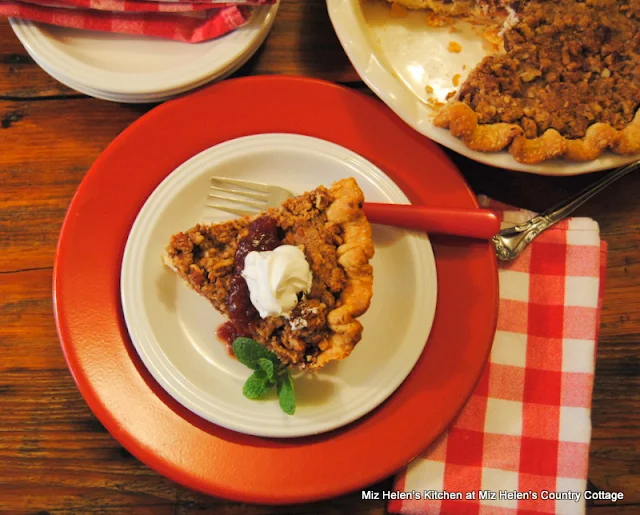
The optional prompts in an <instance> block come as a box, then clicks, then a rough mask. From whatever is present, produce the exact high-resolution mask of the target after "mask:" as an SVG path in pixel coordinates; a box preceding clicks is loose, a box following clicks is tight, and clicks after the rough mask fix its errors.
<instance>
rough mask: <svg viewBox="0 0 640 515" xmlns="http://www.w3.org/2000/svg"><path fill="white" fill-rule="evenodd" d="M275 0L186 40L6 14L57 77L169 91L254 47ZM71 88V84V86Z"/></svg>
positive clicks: (113, 87) (96, 86) (125, 91)
mask: <svg viewBox="0 0 640 515" xmlns="http://www.w3.org/2000/svg"><path fill="white" fill-rule="evenodd" d="M277 9H278V3H276V4H274V5H268V6H259V7H256V9H255V11H254V13H253V15H252V17H251V19H250V20H249V21H248V22H247V24H246V25H244V26H242V27H240V28H238V29H236V30H234V31H232V32H230V33H228V34H226V35H224V36H221V37H219V38H216V39H213V40H210V41H205V42H203V43H196V44H189V43H183V42H179V41H171V40H164V39H159V38H153V37H144V36H134V35H127V34H115V33H107V32H95V31H86V30H80V29H72V28H66V27H57V26H53V25H47V24H42V23H36V22H31V21H29V20H22V19H17V18H12V19H11V20H10V22H11V27H12V28H13V31H14V32H15V34H16V36H17V37H18V38H19V39H20V42H21V43H22V44H23V45H24V47H25V48H26V49H27V51H28V52H29V54H30V55H31V56H32V57H33V58H34V60H36V61H37V62H39V63H43V64H45V65H46V66H47V68H48V69H49V70H53V71H54V72H56V74H57V76H58V77H59V78H62V79H65V78H66V79H67V80H70V81H71V82H72V83H74V84H76V85H81V86H83V87H85V88H88V89H89V90H95V91H98V92H107V93H108V94H110V95H112V96H113V95H116V96H118V95H127V96H128V95H143V96H145V95H153V94H156V95H159V94H164V95H165V96H170V95H172V94H176V91H184V90H186V89H190V88H191V87H196V86H198V85H202V84H204V83H206V82H208V81H210V80H213V79H215V78H216V77H218V76H219V75H221V74H223V73H224V72H225V71H227V70H228V69H229V68H230V67H232V66H233V64H234V63H236V62H237V61H239V60H241V59H242V58H247V57H246V56H247V52H248V51H250V50H253V51H255V50H257V48H258V47H259V45H260V44H261V43H262V41H263V40H264V38H265V37H266V35H267V33H268V32H269V29H270V28H271V25H272V23H273V20H274V18H275V15H276V12H277ZM74 89H76V88H75V87H74Z"/></svg>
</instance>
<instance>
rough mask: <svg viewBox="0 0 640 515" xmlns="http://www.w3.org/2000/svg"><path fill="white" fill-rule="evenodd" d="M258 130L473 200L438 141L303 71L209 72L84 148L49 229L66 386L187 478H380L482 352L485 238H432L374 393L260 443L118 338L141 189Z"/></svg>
mask: <svg viewBox="0 0 640 515" xmlns="http://www.w3.org/2000/svg"><path fill="white" fill-rule="evenodd" d="M273 132H283V133H297V134H304V135H308V136H315V137H317V138H322V139H325V140H327V141H331V142H334V143H337V144H339V145H342V146H344V147H347V148H349V149H351V150H353V151H354V152H357V153H358V154H360V155H362V156H363V157H365V158H366V159H368V160H370V161H371V162H373V163H374V164H375V165H377V166H379V167H380V168H381V169H382V170H384V171H385V172H386V173H387V174H388V175H389V176H390V177H391V178H392V179H393V180H394V181H395V182H396V183H397V184H398V185H399V186H400V187H401V188H402V189H403V190H404V192H405V193H406V194H407V196H408V197H409V198H410V199H411V201H412V202H413V203H415V204H425V205H433V206H453V207H467V208H472V207H477V204H476V200H475V197H474V195H473V193H472V192H471V190H470V189H469V187H468V186H467V185H466V183H465V181H464V179H463V178H462V176H461V175H460V174H459V172H458V171H457V170H456V168H455V167H454V165H453V164H452V163H451V162H450V161H449V159H448V158H447V157H446V155H445V154H444V153H443V152H442V151H441V150H440V149H439V147H438V146H437V145H436V144H434V143H433V142H431V141H429V140H428V139H426V138H424V137H423V136H421V135H420V134H418V133H417V132H415V131H413V130H412V129H411V128H409V127H408V126H407V125H405V124H404V123H403V122H402V121H401V120H400V118H398V117H397V116H396V115H395V114H393V112H392V111H391V110H390V109H388V108H387V107H385V106H384V105H383V104H382V103H380V102H378V101H376V100H374V99H372V98H369V97H367V96H365V95H362V94H360V93H357V92H355V91H352V90H349V89H347V88H344V87H340V86H337V85H334V84H331V83H328V82H323V81H318V80H311V79H304V78H293V77H279V76H268V77H248V78H240V79H234V80H229V81H224V82H221V83H219V84H216V85H213V86H211V87H208V88H206V89H203V90H200V91H198V92H197V93H194V94H191V95H188V96H185V97H182V98H179V99H176V100H173V101H170V102H167V103H165V104H163V105H161V106H159V107H157V108H155V109H153V110H152V111H150V112H149V113H148V114H146V115H144V116H142V117H141V118H140V119H139V120H137V121H136V122H135V123H133V124H132V125H131V126H130V127H129V128H128V129H126V130H125V131H124V132H123V133H122V134H120V135H119V136H118V137H117V138H116V139H115V140H114V141H113V143H112V144H111V145H110V146H109V147H108V148H107V149H106V150H105V151H104V153H103V154H102V155H101V156H100V157H99V158H98V159H97V160H96V162H95V164H94V165H93V166H92V167H91V169H90V170H89V171H88V172H87V174H86V176H85V178H84V180H83V181H82V183H81V184H80V186H79V188H78V191H77V192H76V195H75V197H74V198H73V201H72V202H71V205H70V207H69V211H68V213H67V216H66V218H65V221H64V224H63V227H62V232H61V235H60V241H59V244H58V250H57V255H56V261H55V272H54V286H53V295H54V302H55V316H56V321H57V327H58V333H59V337H60V341H61V344H62V349H63V352H64V354H65V357H66V360H67V364H68V366H69V368H70V370H71V373H72V374H73V377H74V379H75V381H76V383H77V385H78V388H79V389H80V392H81V393H82V395H83V396H84V398H85V400H86V401H87V403H88V404H89V406H90V407H91V409H92V410H93V412H94V413H95V415H96V416H97V417H98V419H99V420H100V421H101V422H102V424H104V426H105V427H106V428H107V430H108V431H109V432H110V433H111V434H112V435H113V436H114V438H116V439H117V440H118V441H119V442H120V443H121V444H122V445H123V446H124V447H125V448H126V449H128V450H129V451H130V452H131V453H132V454H134V455H135V456H136V457H138V458H139V459H140V460H141V461H142V462H144V463H146V464H147V465H148V466H150V467H151V468H153V469H155V470H156V471H158V472H159V473H161V474H163V475H165V476H167V477H169V478H171V479H173V480H174V481H177V482H178V483H181V484H183V485H185V486H187V487H189V488H192V489H195V490H199V491H201V492H205V493H208V494H211V495H215V496H220V497H225V498H228V499H232V500H237V501H244V502H256V503H271V504H288V503H298V502H307V501H315V500H319V499H323V498H328V497H333V496H336V495H339V494H343V493H346V492H349V491H352V490H355V489H358V488H363V487H365V486H366V485H369V484H371V483H374V482H376V481H378V480H381V479H383V478H385V477H387V476H389V475H391V474H393V473H394V472H395V471H396V470H398V469H399V468H401V467H402V466H403V465H405V464H407V463H408V462H409V461H410V460H411V459H413V458H414V457H415V456H417V455H418V454H419V453H420V452H421V451H423V450H424V449H425V448H426V447H427V446H428V445H429V444H430V443H431V442H432V441H433V440H434V439H435V438H436V437H437V436H438V435H439V434H440V433H442V431H444V430H445V429H446V427H447V425H448V424H449V423H450V422H451V421H452V419H453V418H454V417H455V415H456V414H457V413H458V411H459V410H460V409H461V408H462V406H463V405H464V403H465V401H466V400H467V398H468V397H469V395H470V394H471V392H472V389H473V388H474V386H475V384H476V382H477V380H478V378H479V376H480V373H481V371H482V369H483V366H484V363H485V361H486V359H487V357H488V354H489V350H490V347H491V342H492V340H493V335H494V332H495V326H496V317H497V301H498V282H497V277H498V276H497V264H496V259H495V255H494V250H493V247H492V245H491V244H490V243H488V242H479V241H472V240H467V239H460V238H451V237H450V238H447V237H437V238H436V237H433V238H432V244H433V248H434V253H435V257H436V265H437V273H438V301H437V308H436V315H435V320H434V323H433V328H432V330H431V334H430V336H429V340H428V342H427V345H426V347H425V350H424V352H423V354H422V356H421V357H420V359H419V361H418V363H417V364H416V365H415V367H414V369H413V371H412V372H411V374H410V375H409V377H408V378H407V379H406V380H405V381H404V383H403V384H402V385H401V387H400V388H399V389H398V390H397V391H396V392H395V393H394V394H393V395H392V396H391V397H390V398H389V399H388V400H387V401H386V402H385V403H384V404H382V405H381V406H380V407H378V408H377V409H376V410H374V411H373V412H371V413H370V414H368V415H367V416H365V417H363V418H361V419H359V420H358V421H356V422H354V423H352V424H350V425H348V426H345V427H343V428H340V429H338V430H335V431H332V432H329V433H324V434H320V435H317V436H312V437H305V438H295V439H268V438H260V437H255V436H249V435H244V434H240V433H236V432H233V431H230V430H227V429H223V428H221V427H218V426H216V425H215V424H212V423H210V422H207V421H205V420H202V419H201V418H199V417H198V416H196V415H194V414H193V413H191V412H190V411H188V410H187V409H186V408H184V407H183V406H182V405H180V404H179V403H178V402H176V401H175V400H174V399H173V398H172V397H170V396H169V395H168V394H167V393H166V392H165V391H164V390H163V389H162V388H161V387H160V386H159V385H158V384H157V383H156V382H155V380H154V379H153V378H152V377H151V375H150V374H149V372H148V371H147V370H146V368H145V367H144V365H143V364H142V362H141V360H140V359H139V357H138V355H137V354H136V352H135V349H134V347H133V345H132V343H131V341H130V339H129V335H128V332H127V328H126V325H125V323H124V319H123V316H122V310H121V304H120V288H119V280H120V267H121V262H122V255H123V251H124V246H125V243H126V240H127V235H128V233H129V230H130V228H131V225H132V224H133V221H134V220H135V217H136V215H137V213H138V211H139V210H140V208H141V207H142V205H143V204H144V202H145V200H146V199H147V197H148V196H149V195H150V194H151V192H152V191H153V190H154V189H155V187H156V186H157V185H158V184H159V183H160V182H161V181H162V179H164V178H165V177H166V176H167V175H168V174H169V173H170V172H172V171H173V170H174V169H175V168H176V167H177V166H179V165H180V164H182V163H183V162H185V161H186V160H187V159H189V158H190V157H192V156H193V155H195V154H197V153H199V152H200V151H202V150H204V149H206V148H208V147H211V146H212V145H216V144H217V143H221V142H223V141H227V140H230V139H233V138H237V137H241V136H247V135H250V134H260V133H273ZM300 173H304V170H300ZM389 302H393V299H389ZM391 323H392V321H391ZM389 345H393V342H389Z"/></svg>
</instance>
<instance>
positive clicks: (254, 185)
mask: <svg viewBox="0 0 640 515" xmlns="http://www.w3.org/2000/svg"><path fill="white" fill-rule="evenodd" d="M214 182H218V183H220V184H231V185H233V186H242V187H243V188H247V189H249V190H255V191H262V192H263V193H269V192H270V191H271V187H270V186H269V185H268V184H261V183H259V182H253V181H244V180H242V179H229V178H227V177H212V178H211V183H212V184H213V183H214Z"/></svg>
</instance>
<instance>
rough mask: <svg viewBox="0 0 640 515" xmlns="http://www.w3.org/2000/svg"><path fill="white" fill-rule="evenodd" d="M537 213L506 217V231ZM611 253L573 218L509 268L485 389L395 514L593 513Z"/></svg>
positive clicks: (406, 486)
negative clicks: (591, 473) (595, 395)
mask: <svg viewBox="0 0 640 515" xmlns="http://www.w3.org/2000/svg"><path fill="white" fill-rule="evenodd" d="M481 200H482V201H483V204H485V205H488V206H489V207H492V208H494V209H502V208H504V207H505V206H502V205H496V204H495V203H491V202H490V201H487V199H486V198H481ZM532 215H533V214H532V213H529V212H523V211H513V210H507V211H504V212H503V226H507V225H515V224H516V223H519V222H523V221H525V220H527V219H528V218H530V217H531V216H532ZM606 249H607V247H606V243H604V242H602V241H601V240H600V235H599V229H598V225H597V223H596V222H594V221H593V220H590V219H586V218H573V219H569V220H566V221H563V222H560V223H558V224H557V225H556V226H554V227H552V228H550V229H548V230H547V231H546V232H544V233H542V234H541V235H540V236H539V237H538V238H537V239H535V240H534V241H533V242H532V243H531V244H530V245H529V247H528V248H527V249H526V251H525V252H524V253H523V254H522V255H520V256H519V257H518V258H517V259H516V260H514V261H512V262H506V263H501V264H500V267H499V282H500V305H499V310H498V327H497V332H496V335H495V338H494V342H493V348H492V350H491V355H490V357H489V361H488V363H487V366H486V368H485V370H484V372H483V374H482V377H481V379H480V382H479V383H478V385H477V386H476V389H475V391H474V392H473V395H472V396H471V398H470V399H469V401H468V402H467V404H466V406H465V407H464V408H463V410H462V412H461V413H460V414H459V416H458V417H457V418H456V420H455V421H454V423H453V425H452V426H451V427H450V428H449V429H448V431H447V432H446V433H445V434H444V435H442V436H441V437H440V438H439V439H438V440H437V441H436V442H435V443H434V444H433V445H432V446H431V447H430V448H429V449H428V450H427V451H426V452H424V453H423V454H422V455H421V456H420V457H418V458H417V459H415V460H414V461H413V462H412V463H411V464H409V466H408V467H407V468H406V469H405V470H403V471H402V472H401V473H400V474H399V475H398V476H397V477H396V480H395V488H394V491H399V492H417V493H419V494H420V496H421V497H422V499H420V500H416V499H415V498H414V499H406V500H392V501H390V502H389V511H390V512H392V513H403V514H440V513H441V514H446V515H458V514H460V515H471V514H481V515H484V514H486V515H507V514H508V515H525V514H533V513H557V514H579V513H584V510H585V500H584V491H585V489H586V478H587V464H588V457H589V441H590V438H591V419H590V409H591V395H592V388H593V376H594V367H595V350H596V342H597V335H598V327H599V320H600V300H601V294H602V286H603V280H604V269H605V264H606ZM481 491H484V492H485V493H484V494H480V492H481ZM425 494H426V497H431V498H427V499H424V497H425ZM577 494H580V497H579V499H577V500H575V499H576V495H577ZM459 495H461V497H462V499H455V497H456V496H459ZM557 495H560V496H562V497H564V498H565V499H564V500H554V499H553V497H555V496H557ZM569 495H571V496H572V499H574V500H569V499H566V497H568V496H569ZM473 496H475V498H473ZM414 497H415V495H414ZM481 497H483V498H481ZM518 497H520V499H518ZM545 497H546V498H545Z"/></svg>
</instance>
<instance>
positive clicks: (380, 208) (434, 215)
mask: <svg viewBox="0 0 640 515" xmlns="http://www.w3.org/2000/svg"><path fill="white" fill-rule="evenodd" d="M293 196H294V195H293V193H291V192H290V191H289V190H287V189H285V188H282V187H280V186H274V185H271V184H262V183H257V182H251V181H244V180H240V179H231V178H227V177H212V178H211V188H210V191H209V201H208V203H207V205H208V206H210V207H213V208H216V209H219V210H221V211H226V212H228V213H232V214H234V215H238V216H243V215H254V214H256V213H258V212H260V211H264V210H266V209H269V208H271V207H277V206H279V205H280V204H282V202H284V201H285V200H286V199H288V198H291V197H293ZM364 211H365V214H366V215H367V218H368V219H369V221H370V222H372V223H379V224H384V225H392V226H394V227H402V228H405V229H414V230H418V231H425V232H429V233H432V234H452V235H455V236H465V237H470V238H481V239H489V238H491V237H492V236H493V235H494V234H496V232H498V230H499V229H500V220H499V219H498V217H497V216H496V214H495V213H494V212H493V211H491V210H489V209H459V208H441V207H427V206H410V205H400V204H379V203H373V202H365V204H364Z"/></svg>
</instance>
